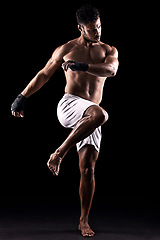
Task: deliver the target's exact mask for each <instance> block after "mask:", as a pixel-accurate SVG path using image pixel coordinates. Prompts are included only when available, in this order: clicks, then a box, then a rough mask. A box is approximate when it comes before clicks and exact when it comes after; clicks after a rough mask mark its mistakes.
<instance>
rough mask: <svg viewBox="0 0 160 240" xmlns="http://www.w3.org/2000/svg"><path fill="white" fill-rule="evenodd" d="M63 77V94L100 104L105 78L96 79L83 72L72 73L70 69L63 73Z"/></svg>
mask: <svg viewBox="0 0 160 240" xmlns="http://www.w3.org/2000/svg"><path fill="white" fill-rule="evenodd" d="M65 75H66V87H65V93H70V94H73V95H76V96H79V97H82V98H84V99H87V100H89V101H92V102H94V103H96V104H100V102H101V100H102V93H103V86H104V82H105V79H106V78H102V77H96V76H93V75H90V74H88V73H83V72H78V73H77V72H72V71H71V70H70V69H69V70H68V71H67V72H65Z"/></svg>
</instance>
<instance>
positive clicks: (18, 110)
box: [11, 94, 26, 117]
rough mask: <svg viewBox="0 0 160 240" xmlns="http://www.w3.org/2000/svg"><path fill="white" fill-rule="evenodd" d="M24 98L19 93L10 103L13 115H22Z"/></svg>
mask: <svg viewBox="0 0 160 240" xmlns="http://www.w3.org/2000/svg"><path fill="white" fill-rule="evenodd" d="M25 101H26V98H25V97H24V96H23V95H22V94H19V95H18V96H17V98H16V99H15V100H14V102H13V103H12V105H11V112H12V115H13V116H14V117H24V103H25Z"/></svg>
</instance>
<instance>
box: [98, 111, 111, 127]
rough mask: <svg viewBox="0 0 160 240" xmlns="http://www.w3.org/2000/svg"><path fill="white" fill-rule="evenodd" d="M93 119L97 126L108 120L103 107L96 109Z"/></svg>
mask: <svg viewBox="0 0 160 240" xmlns="http://www.w3.org/2000/svg"><path fill="white" fill-rule="evenodd" d="M95 119H96V121H97V123H98V125H99V126H100V125H103V124H104V123H105V122H106V121H107V120H108V113H107V112H106V111H105V110H104V109H102V108H100V109H98V111H96V114H95Z"/></svg>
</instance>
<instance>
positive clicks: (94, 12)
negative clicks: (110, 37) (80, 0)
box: [76, 4, 101, 43]
mask: <svg viewBox="0 0 160 240" xmlns="http://www.w3.org/2000/svg"><path fill="white" fill-rule="evenodd" d="M76 17H77V22H78V29H79V31H80V32H81V34H82V35H83V37H84V38H85V39H86V40H87V41H90V42H94V43H96V42H99V41H100V37H101V21H100V13H99V11H98V9H96V8H94V7H92V6H91V5H88V4H86V5H83V6H82V7H81V8H80V9H78V10H77V12H76Z"/></svg>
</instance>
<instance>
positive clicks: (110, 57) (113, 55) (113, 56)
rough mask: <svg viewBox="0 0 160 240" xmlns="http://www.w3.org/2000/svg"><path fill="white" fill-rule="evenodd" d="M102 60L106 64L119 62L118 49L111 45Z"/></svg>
mask: <svg viewBox="0 0 160 240" xmlns="http://www.w3.org/2000/svg"><path fill="white" fill-rule="evenodd" d="M104 62H105V63H107V64H119V62H118V51H117V49H116V48H115V47H112V48H111V50H110V51H109V53H107V57H106V58H105V61H104Z"/></svg>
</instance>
